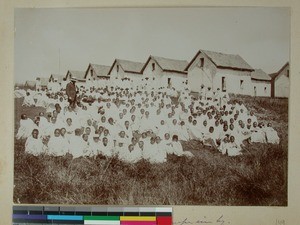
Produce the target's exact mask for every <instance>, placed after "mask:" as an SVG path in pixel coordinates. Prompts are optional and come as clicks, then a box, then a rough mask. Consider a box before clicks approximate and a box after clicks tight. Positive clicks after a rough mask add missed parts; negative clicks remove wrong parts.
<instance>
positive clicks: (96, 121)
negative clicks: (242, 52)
mask: <svg viewBox="0 0 300 225" xmlns="http://www.w3.org/2000/svg"><path fill="white" fill-rule="evenodd" d="M207 93H208V92H207ZM29 95H35V96H38V97H37V99H36V100H35V102H36V103H38V102H39V103H40V104H39V106H41V107H44V108H45V113H44V112H40V113H39V114H38V115H37V116H36V117H35V118H34V119H33V120H32V119H30V118H28V117H27V116H26V114H22V116H21V120H20V127H19V130H18V133H17V135H16V138H17V139H24V140H26V141H25V151H26V152H28V153H30V154H33V155H39V154H50V155H55V156H63V155H65V154H72V155H73V157H74V158H77V157H81V156H90V157H93V156H96V155H98V154H102V155H104V156H107V157H111V156H114V155H117V156H118V157H119V158H120V159H121V160H123V161H126V162H131V163H134V162H137V161H139V160H141V159H145V160H149V161H150V162H151V163H162V162H165V161H166V160H167V155H168V154H175V155H178V156H186V157H193V156H194V154H193V153H191V152H190V151H187V150H189V149H187V150H184V149H183V147H182V141H190V140H198V141H199V143H201V144H202V145H203V146H204V147H208V148H211V149H213V150H215V151H219V152H220V153H222V154H226V155H228V156H236V155H240V154H242V149H243V146H244V145H246V144H251V143H255V142H259V143H272V144H278V143H279V137H278V134H277V132H276V130H274V129H273V128H272V127H271V124H270V123H268V124H267V125H265V124H264V123H262V122H259V121H258V120H257V118H256V116H255V115H254V114H253V112H251V111H248V110H247V108H246V107H245V106H244V105H243V104H242V102H240V101H236V102H233V103H229V102H230V101H229V97H228V95H227V94H226V93H225V94H224V93H220V92H216V93H214V94H210V95H207V94H204V92H201V93H200V94H199V95H193V94H191V93H190V92H189V91H188V90H183V91H180V92H179V93H178V96H179V98H178V100H177V101H176V100H174V99H173V98H171V97H170V95H169V94H168V92H167V91H166V90H165V89H163V88H157V89H156V90H154V89H152V90H148V89H144V88H143V87H141V88H140V89H138V90H133V89H123V88H121V87H115V88H114V87H111V88H98V89H93V88H90V89H84V88H83V90H79V93H78V101H77V106H76V107H75V108H72V107H70V106H69V104H68V101H67V97H66V95H65V94H64V91H63V90H61V91H59V92H57V93H51V95H49V94H47V93H45V91H41V90H40V91H38V93H29ZM25 101H26V102H27V101H28V99H25V98H24V102H25ZM26 104H27V103H26ZM26 104H24V106H26Z"/></svg>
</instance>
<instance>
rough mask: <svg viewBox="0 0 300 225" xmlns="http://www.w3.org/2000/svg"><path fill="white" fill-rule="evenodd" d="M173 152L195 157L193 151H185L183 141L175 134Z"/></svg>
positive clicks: (172, 144) (178, 154)
mask: <svg viewBox="0 0 300 225" xmlns="http://www.w3.org/2000/svg"><path fill="white" fill-rule="evenodd" d="M171 146H172V153H173V154H175V155H177V156H187V157H193V156H194V155H193V153H191V152H189V151H183V148H182V145H181V143H180V142H179V141H178V136H177V135H173V137H172V143H171Z"/></svg>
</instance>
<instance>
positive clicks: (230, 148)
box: [226, 136, 242, 156]
mask: <svg viewBox="0 0 300 225" xmlns="http://www.w3.org/2000/svg"><path fill="white" fill-rule="evenodd" d="M226 149H227V154H228V156H238V155H242V153H241V150H242V149H241V147H239V146H238V144H237V143H236V142H235V138H234V136H230V142H228V143H227V145H226Z"/></svg>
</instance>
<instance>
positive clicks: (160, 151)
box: [152, 136, 167, 163]
mask: <svg viewBox="0 0 300 225" xmlns="http://www.w3.org/2000/svg"><path fill="white" fill-rule="evenodd" d="M155 145H156V146H155V151H154V152H153V153H155V154H153V157H152V161H154V162H155V163H164V162H166V161H167V151H166V149H165V148H163V147H164V146H163V144H162V142H161V138H160V137H159V136H156V137H155Z"/></svg>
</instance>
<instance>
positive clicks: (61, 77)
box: [49, 74, 64, 83]
mask: <svg viewBox="0 0 300 225" xmlns="http://www.w3.org/2000/svg"><path fill="white" fill-rule="evenodd" d="M52 79H53V80H57V82H58V83H61V82H62V81H63V79H64V75H60V74H51V75H50V78H49V82H50V81H51V80H52Z"/></svg>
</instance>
